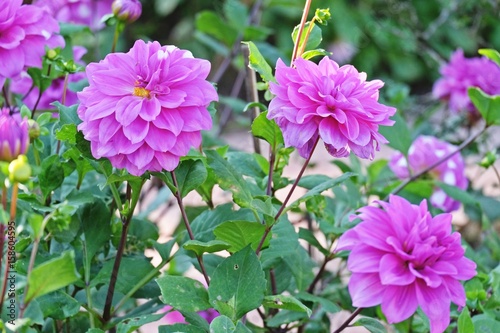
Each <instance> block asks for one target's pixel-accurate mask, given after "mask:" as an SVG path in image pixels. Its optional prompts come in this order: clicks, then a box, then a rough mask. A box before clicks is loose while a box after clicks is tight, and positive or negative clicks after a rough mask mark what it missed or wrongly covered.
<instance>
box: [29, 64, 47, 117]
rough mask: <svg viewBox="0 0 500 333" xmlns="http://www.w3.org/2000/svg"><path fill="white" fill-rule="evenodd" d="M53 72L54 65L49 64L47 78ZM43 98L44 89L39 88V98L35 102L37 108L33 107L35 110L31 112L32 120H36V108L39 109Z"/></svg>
mask: <svg viewBox="0 0 500 333" xmlns="http://www.w3.org/2000/svg"><path fill="white" fill-rule="evenodd" d="M51 70H52V65H51V64H49V66H48V67H47V76H50V71H51ZM41 98H42V89H40V88H38V97H37V99H36V102H35V106H33V110H31V119H35V112H36V108H37V107H38V103H40V99H41Z"/></svg>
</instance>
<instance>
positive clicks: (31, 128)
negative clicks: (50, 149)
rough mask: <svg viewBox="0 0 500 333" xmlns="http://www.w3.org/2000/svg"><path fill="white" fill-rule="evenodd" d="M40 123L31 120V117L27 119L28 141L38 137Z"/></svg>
mask: <svg viewBox="0 0 500 333" xmlns="http://www.w3.org/2000/svg"><path fill="white" fill-rule="evenodd" d="M40 132H41V131H40V125H38V123H37V122H36V121H35V120H33V119H28V133H29V136H30V141H31V142H33V141H34V140H35V139H38V137H39V136H40Z"/></svg>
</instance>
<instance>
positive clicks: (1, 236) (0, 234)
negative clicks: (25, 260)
mask: <svg viewBox="0 0 500 333" xmlns="http://www.w3.org/2000/svg"><path fill="white" fill-rule="evenodd" d="M1 198H2V207H3V210H4V211H6V210H7V188H6V187H5V186H2V197H1ZM4 241H5V224H3V223H1V222H0V269H1V267H2V261H3V247H4ZM0 304H2V303H0ZM2 309H3V308H0V314H2Z"/></svg>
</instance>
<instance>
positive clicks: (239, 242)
mask: <svg viewBox="0 0 500 333" xmlns="http://www.w3.org/2000/svg"><path fill="white" fill-rule="evenodd" d="M265 230H266V226H265V225H262V224H260V223H257V222H250V221H227V222H224V223H222V224H220V225H219V226H217V227H216V228H215V229H214V235H215V236H216V237H217V239H219V240H221V241H224V242H225V243H227V244H230V246H231V247H230V248H229V249H228V251H229V252H237V251H239V250H241V249H243V248H244V247H245V246H247V245H249V244H250V246H251V247H252V249H253V250H255V249H257V246H258V245H259V242H260V240H261V238H262V235H264V232H265ZM270 236H271V234H269V235H268V237H267V238H266V242H265V243H269V239H270Z"/></svg>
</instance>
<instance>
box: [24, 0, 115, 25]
mask: <svg viewBox="0 0 500 333" xmlns="http://www.w3.org/2000/svg"><path fill="white" fill-rule="evenodd" d="M112 2H113V0H36V1H35V2H34V5H36V6H39V7H45V8H46V9H47V10H48V11H49V12H50V13H51V15H52V16H53V17H55V18H56V19H57V20H58V21H59V22H65V23H74V24H83V25H86V26H88V27H89V28H90V29H91V30H93V31H96V30H100V29H102V28H104V27H105V24H104V23H103V22H101V19H102V17H103V16H104V15H107V14H111V4H112Z"/></svg>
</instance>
